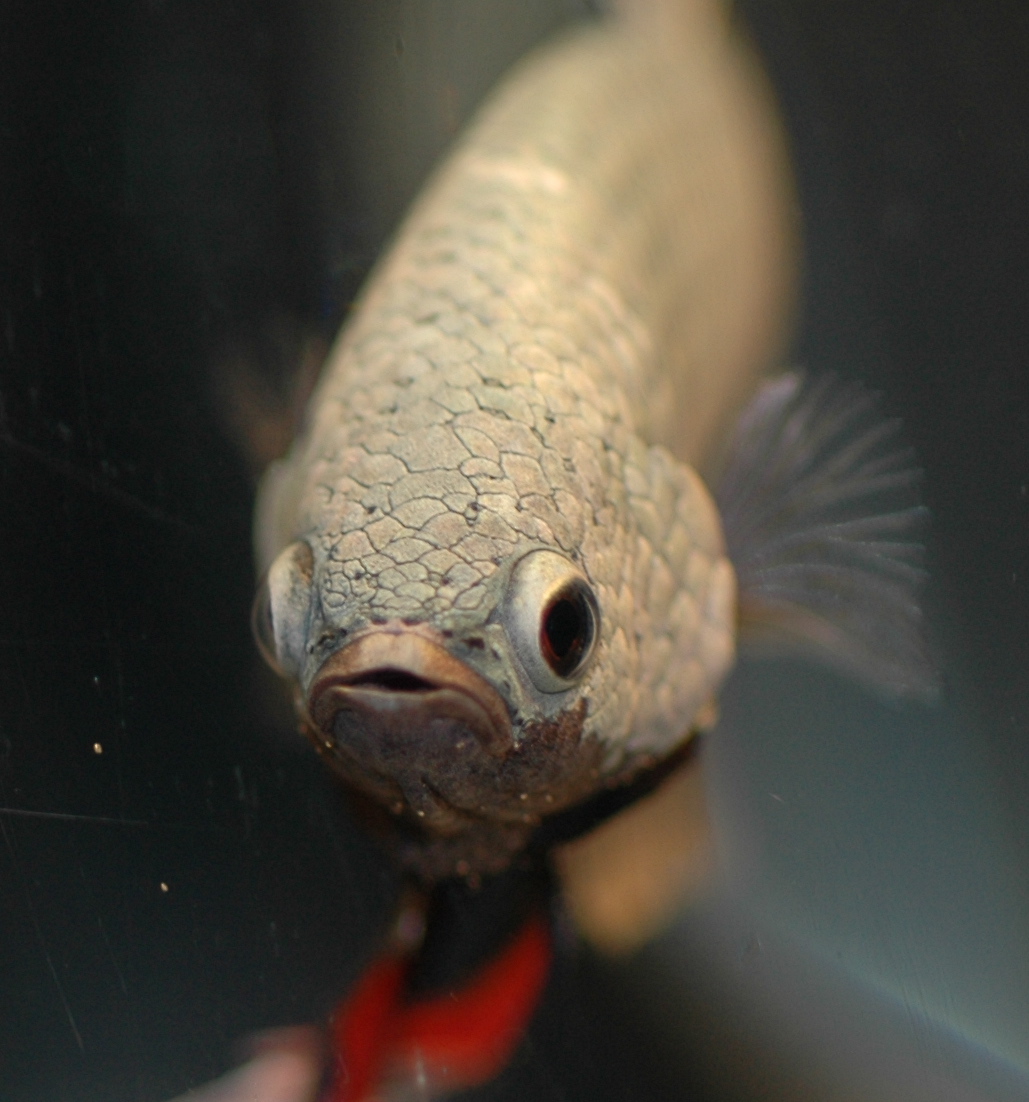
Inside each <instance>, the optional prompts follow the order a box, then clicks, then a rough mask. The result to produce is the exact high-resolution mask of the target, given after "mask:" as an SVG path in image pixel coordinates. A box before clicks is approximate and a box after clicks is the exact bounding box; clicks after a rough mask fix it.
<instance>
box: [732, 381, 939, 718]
mask: <svg viewBox="0 0 1029 1102" xmlns="http://www.w3.org/2000/svg"><path fill="white" fill-rule="evenodd" d="M920 483H921V471H920V470H919V468H918V467H917V465H916V464H915V462H914V458H913V455H912V453H911V451H910V449H908V448H907V447H906V446H905V445H904V443H903V442H902V440H901V436H900V427H899V423H898V422H897V421H896V420H887V419H885V418H883V417H882V416H881V415H880V414H879V413H878V410H877V402H876V399H875V396H874V395H873V394H871V393H870V392H869V391H868V390H866V389H865V388H864V387H862V386H861V385H859V384H857V383H848V382H842V381H840V380H838V379H837V378H835V377H834V376H824V377H821V378H817V379H814V380H811V379H806V378H805V377H804V376H802V375H800V374H798V373H789V374H785V375H782V376H780V377H778V378H776V379H773V380H772V381H770V382H769V383H767V384H766V385H765V386H764V387H763V388H762V389H761V390H760V391H759V393H758V395H757V397H756V398H755V399H754V400H753V402H752V403H751V404H750V406H748V407H747V409H746V410H745V411H744V414H743V416H742V417H741V419H740V422H739V425H738V426H737V430H736V433H735V435H734V437H733V440H732V442H731V445H730V448H729V452H728V455H727V461H726V464H725V468H724V471H723V473H722V476H721V479H720V481H719V483H718V485H717V492H716V498H717V501H718V504H719V507H720V509H721V513H722V521H723V524H724V528H725V538H726V543H727V546H728V549H729V556H730V558H731V559H732V562H733V565H734V567H735V569H736V575H737V581H738V585H739V615H740V638H741V641H742V642H744V643H746V642H748V641H751V642H753V641H757V642H759V643H760V644H762V645H764V646H766V647H767V646H771V647H774V648H776V649H783V648H794V649H796V648H799V649H801V650H804V651H807V652H810V653H811V654H812V655H813V656H815V657H818V658H820V659H822V660H823V661H826V662H828V663H830V664H831V665H834V666H836V667H838V668H840V669H842V670H844V671H845V672H847V673H849V674H851V675H852V676H854V677H856V678H857V679H859V680H860V681H862V682H864V683H865V684H867V685H869V686H871V687H873V688H875V689H877V690H879V691H880V692H883V693H885V694H886V695H896V696H900V695H903V696H914V697H920V698H923V699H926V698H929V699H931V698H932V697H934V696H935V695H936V694H937V692H938V678H937V674H936V670H935V667H934V665H933V662H932V660H931V658H930V656H929V653H928V650H927V648H926V642H925V631H924V624H923V616H922V607H921V603H920V595H921V590H922V587H923V584H924V581H925V571H924V569H923V566H922V563H923V558H924V547H923V544H922V536H923V533H924V531H925V528H926V523H927V521H928V510H927V509H926V508H925V506H924V505H923V504H922V502H921V495H920Z"/></svg>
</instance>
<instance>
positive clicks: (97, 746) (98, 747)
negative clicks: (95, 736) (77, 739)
mask: <svg viewBox="0 0 1029 1102" xmlns="http://www.w3.org/2000/svg"><path fill="white" fill-rule="evenodd" d="M103 752H104V747H103V743H100V742H94V743H93V753H94V754H102V753H103Z"/></svg>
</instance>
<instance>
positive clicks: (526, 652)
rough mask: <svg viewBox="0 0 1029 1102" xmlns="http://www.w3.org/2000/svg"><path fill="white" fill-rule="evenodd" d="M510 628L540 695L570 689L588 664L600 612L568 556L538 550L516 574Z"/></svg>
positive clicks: (509, 611)
mask: <svg viewBox="0 0 1029 1102" xmlns="http://www.w3.org/2000/svg"><path fill="white" fill-rule="evenodd" d="M505 612H506V626H507V629H508V634H509V635H510V637H511V641H512V642H513V643H514V647H515V652H516V653H517V655H518V657H519V659H520V660H521V663H522V665H523V666H524V667H525V671H526V673H528V675H529V677H530V678H531V679H532V682H533V684H534V685H535V686H536V688H537V689H539V690H540V691H541V692H545V693H559V692H564V691H565V690H566V689H568V688H570V687H571V685H572V684H573V683H574V682H575V681H576V680H578V678H580V677H581V676H582V675H583V673H584V672H585V671H586V667H587V666H588V665H589V660H590V658H591V657H592V655H593V649H594V645H595V644H596V640H597V635H598V634H599V629H600V610H599V608H598V607H597V599H596V597H595V596H594V594H593V590H592V588H591V587H590V584H589V582H588V581H587V580H586V579H585V577H583V575H582V573H581V571H580V570H579V569H578V568H577V567H576V566H575V565H574V564H573V563H571V562H569V560H568V559H566V558H565V557H564V556H563V555H559V554H557V553H556V552H554V551H534V552H531V553H530V554H528V555H526V556H525V557H524V558H523V559H521V560H520V561H519V562H518V563H517V564H516V565H515V568H514V571H513V573H512V575H511V583H510V586H509V589H508V594H507V600H506V607H505Z"/></svg>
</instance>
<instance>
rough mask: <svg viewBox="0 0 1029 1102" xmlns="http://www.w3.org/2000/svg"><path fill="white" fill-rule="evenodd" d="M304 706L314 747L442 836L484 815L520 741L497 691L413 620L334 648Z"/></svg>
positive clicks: (357, 783)
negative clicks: (411, 623)
mask: <svg viewBox="0 0 1029 1102" xmlns="http://www.w3.org/2000/svg"><path fill="white" fill-rule="evenodd" d="M306 710H307V717H308V720H309V724H310V727H311V733H312V735H313V736H314V738H315V741H316V744H317V746H318V749H319V750H320V752H321V753H322V755H323V756H324V757H326V758H327V759H328V761H329V762H330V764H331V765H332V766H333V767H334V768H335V769H336V771H337V772H339V773H340V774H341V775H342V776H343V778H344V779H345V780H346V781H348V782H349V783H351V784H352V785H353V786H354V787H356V788H357V789H359V790H360V791H362V792H364V793H365V794H367V795H369V796H371V797H373V798H374V799H376V800H378V801H379V802H381V803H384V804H385V806H387V807H389V808H390V809H391V810H392V811H393V812H394V813H396V814H400V813H404V812H406V813H408V814H413V815H414V816H415V817H416V818H417V820H418V821H419V822H420V823H421V825H422V826H424V827H425V828H426V829H429V830H431V831H433V832H434V833H439V834H454V833H459V832H461V831H462V830H464V829H466V828H467V826H468V823H469V821H470V819H472V818H478V817H480V816H481V815H483V814H484V813H485V814H488V809H489V808H490V805H491V803H492V795H493V792H494V788H493V785H494V782H495V778H496V775H497V771H498V768H499V767H500V765H501V763H502V762H503V760H504V758H505V757H506V756H507V754H508V753H509V752H510V751H511V749H512V747H513V745H514V734H513V731H512V725H511V717H510V714H509V712H508V709H507V705H506V704H505V703H504V700H503V698H502V697H501V696H500V694H499V693H498V692H497V691H496V689H494V688H493V686H492V685H490V684H489V682H488V681H486V680H485V679H484V678H483V677H481V676H480V675H479V674H477V673H476V672H475V671H474V670H472V669H471V668H470V667H469V666H467V665H466V664H465V663H464V662H462V661H461V660H460V659H458V658H455V657H454V656H453V655H452V654H450V653H449V652H448V651H447V650H446V649H445V647H443V646H442V645H441V643H440V642H437V641H436V640H435V639H434V638H431V637H430V636H429V635H428V633H427V632H425V631H424V629H420V628H418V627H410V626H408V625H386V626H385V627H383V628H381V629H377V630H373V631H370V632H368V633H365V634H363V635H361V636H359V637H358V638H356V639H354V640H353V641H352V642H350V643H348V644H347V645H346V646H344V647H343V648H341V649H340V650H338V651H337V652H336V653H335V654H333V655H332V656H331V657H330V658H329V659H327V660H326V662H325V664H324V665H323V666H322V668H321V669H320V670H319V671H318V673H317V675H316V676H315V678H314V681H313V682H312V684H311V688H310V691H309V693H308V698H307V709H306Z"/></svg>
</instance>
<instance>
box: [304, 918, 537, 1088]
mask: <svg viewBox="0 0 1029 1102" xmlns="http://www.w3.org/2000/svg"><path fill="white" fill-rule="evenodd" d="M552 955H553V943H552V939H551V933H550V928H549V925H548V924H547V921H546V919H545V918H544V916H543V915H542V914H541V913H539V912H535V913H534V914H532V915H531V916H530V918H529V919H528V920H527V921H526V923H525V924H524V925H523V926H522V928H521V929H520V930H519V931H518V933H517V934H516V935H515V936H514V937H513V938H512V939H511V941H510V942H509V943H508V944H507V945H506V946H505V947H504V949H503V950H501V952H500V953H499V954H498V955H497V956H496V957H494V958H493V959H492V960H491V961H489V962H488V963H487V964H485V965H484V966H483V967H482V968H481V969H480V970H479V971H478V972H477V973H476V974H475V975H474V976H473V977H472V979H471V980H470V981H469V982H468V983H467V984H466V985H465V986H464V987H463V988H460V989H459V990H456V991H447V992H445V993H444V994H442V995H436V996H434V997H432V998H426V999H418V1000H413V1001H406V1000H405V999H404V992H403V988H404V981H405V979H406V976H407V972H408V969H409V967H410V963H411V957H410V956H408V955H401V954H398V953H396V952H392V953H388V954H384V955H383V956H381V957H379V958H378V959H377V960H375V961H374V962H373V963H372V964H371V965H370V967H369V968H368V969H367V971H366V972H365V973H364V975H363V976H362V977H361V979H360V980H359V981H358V984H357V987H356V988H355V989H354V991H353V992H352V993H351V995H350V996H349V997H348V998H347V999H345V1000H344V1002H343V1003H342V1005H341V1006H340V1008H339V1009H338V1010H337V1012H336V1014H335V1015H334V1018H333V1023H332V1031H331V1033H332V1036H331V1039H332V1050H333V1057H334V1064H335V1066H334V1068H333V1082H332V1083H331V1085H330V1087H329V1090H328V1093H327V1094H326V1095H325V1096H324V1098H323V1100H322V1102H374V1099H376V1097H377V1092H378V1090H379V1089H380V1087H382V1086H383V1085H384V1084H387V1083H388V1082H390V1081H393V1082H394V1083H395V1082H396V1080H398V1079H400V1080H406V1081H409V1082H414V1081H415V1080H418V1081H419V1082H420V1083H423V1084H427V1085H428V1087H429V1088H430V1089H431V1090H432V1091H433V1093H439V1092H442V1091H454V1090H463V1089H465V1088H468V1087H473V1086H477V1085H479V1084H480V1083H485V1082H486V1081H487V1080H489V1079H492V1078H493V1076H495V1075H497V1074H498V1073H499V1072H500V1071H501V1070H503V1068H504V1066H505V1065H506V1064H507V1062H508V1060H509V1059H510V1058H511V1055H512V1053H513V1052H514V1049H515V1047H516V1045H517V1044H518V1041H519V1040H520V1039H521V1037H522V1035H523V1033H524V1032H525V1029H526V1027H527V1026H528V1024H529V1020H530V1019H531V1017H532V1014H533V1011H534V1010H535V1009H536V1005H537V1003H538V1002H539V999H540V996H541V994H542V993H543V987H544V985H545V983H546V979H547V974H548V972H549V970H550V962H551V958H552Z"/></svg>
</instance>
